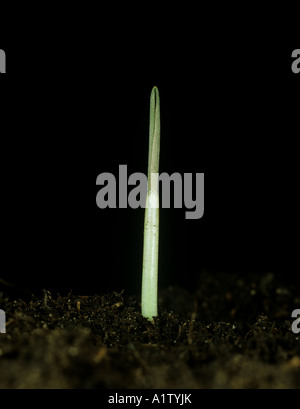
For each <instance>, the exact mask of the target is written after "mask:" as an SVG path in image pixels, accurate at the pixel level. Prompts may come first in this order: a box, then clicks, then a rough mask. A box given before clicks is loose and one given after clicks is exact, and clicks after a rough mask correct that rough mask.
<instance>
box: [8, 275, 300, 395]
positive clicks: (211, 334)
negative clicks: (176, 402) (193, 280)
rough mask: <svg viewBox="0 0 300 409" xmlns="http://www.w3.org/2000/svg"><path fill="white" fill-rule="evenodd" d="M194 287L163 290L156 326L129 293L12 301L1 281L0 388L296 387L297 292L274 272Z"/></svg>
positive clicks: (205, 279) (299, 353) (299, 360)
mask: <svg viewBox="0 0 300 409" xmlns="http://www.w3.org/2000/svg"><path fill="white" fill-rule="evenodd" d="M199 282H200V283H201V284H200V285H199V287H198V288H197V289H195V291H194V292H193V293H189V292H187V291H186V290H184V289H182V288H175V287H173V288H169V289H166V290H163V291H161V292H160V294H159V316H158V317H157V318H156V319H155V320H154V323H151V322H149V321H147V320H146V319H145V318H143V317H142V315H141V313H140V309H141V308H140V304H139V302H138V300H137V299H136V298H135V297H131V296H130V297H129V296H127V295H126V291H123V292H121V293H117V292H113V293H108V294H103V295H95V296H85V295H75V294H69V295H68V296H67V297H63V296H60V295H59V294H54V293H50V292H49V291H44V293H43V294H41V295H40V296H30V298H28V297H27V296H24V297H23V299H21V298H17V299H14V291H13V289H9V288H8V286H6V285H5V283H4V282H2V283H1V282H0V308H1V309H3V310H5V312H6V321H7V326H6V334H0V388H299V387H300V334H295V333H293V332H292V330H291V324H292V322H293V320H294V319H293V318H291V313H292V311H293V310H294V309H297V308H300V294H299V289H297V288H296V287H293V286H288V285H286V284H282V283H281V282H279V281H278V280H277V278H276V277H275V276H274V275H273V274H271V273H270V274H264V275H252V276H247V277H245V278H241V277H238V276H235V275H229V274H213V275H212V274H208V273H203V274H202V275H201V278H200V280H199Z"/></svg>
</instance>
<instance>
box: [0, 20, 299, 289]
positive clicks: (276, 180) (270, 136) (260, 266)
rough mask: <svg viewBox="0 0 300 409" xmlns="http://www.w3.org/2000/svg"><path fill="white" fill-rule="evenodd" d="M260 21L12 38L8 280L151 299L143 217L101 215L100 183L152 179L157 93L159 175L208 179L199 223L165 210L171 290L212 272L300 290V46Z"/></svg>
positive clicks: (4, 82) (5, 198) (5, 93)
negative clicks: (299, 58) (104, 178)
mask: <svg viewBox="0 0 300 409" xmlns="http://www.w3.org/2000/svg"><path fill="white" fill-rule="evenodd" d="M103 18H104V17H103ZM41 23H42V22H41ZM256 23H257V22H256ZM256 23H255V24H254V23H253V21H252V22H250V23H249V22H248V24H245V25H244V21H243V20H241V21H240V22H239V23H238V24H236V25H233V26H231V25H229V24H224V26H218V29H216V27H215V26H213V25H207V26H205V27H204V26H203V28H201V27H202V25H201V24H200V23H199V25H197V26H196V27H194V26H193V28H192V29H190V28H184V27H183V26H181V25H180V24H179V25H178V24H174V25H173V26H172V28H171V27H170V28H168V29H165V31H164V33H163V34H160V35H157V33H156V34H155V32H156V30H155V24H154V23H153V24H152V25H150V26H147V25H146V29H147V28H148V29H149V32H150V36H149V37H150V38H147V39H146V38H144V37H142V36H141V35H140V30H139V29H135V30H132V29H130V27H127V29H126V30H125V29H124V30H123V29H122V30H121V29H119V30H117V31H115V29H116V27H118V25H117V24H116V23H115V22H114V25H112V26H110V29H109V30H107V29H106V30H99V32H97V29H96V28H95V27H94V29H95V32H94V31H93V30H92V32H91V33H89V32H88V33H86V32H84V33H83V34H84V35H86V36H87V37H88V40H84V39H83V38H84V37H83V34H80V35H76V36H75V38H74V36H73V35H72V33H71V32H70V30H66V31H65V32H64V33H63V34H62V35H61V36H59V35H56V36H54V35H53V30H52V31H50V32H47V33H46V32H45V31H42V34H41V35H37V33H38V30H32V31H30V30H27V31H25V32H24V36H21V35H19V36H17V37H13V36H11V35H10V34H11V33H10V32H9V31H8V32H6V37H5V36H4V35H3V34H2V37H1V40H2V41H3V43H1V42H0V48H2V49H4V50H5V51H6V54H7V74H6V75H5V76H4V75H2V76H1V78H0V87H1V103H2V106H1V111H2V112H1V126H2V131H1V144H2V147H1V157H2V160H1V175H2V189H3V195H2V205H3V211H2V218H3V229H2V236H3V243H4V244H3V266H5V267H4V268H3V269H2V272H1V277H3V278H4V279H6V280H7V281H9V282H12V283H14V284H16V285H17V286H19V287H21V288H27V289H29V290H30V291H40V290H41V289H43V288H46V289H50V290H55V291H56V290H57V291H60V292H61V293H67V292H68V291H69V290H70V289H72V290H73V291H74V292H77V293H103V292H107V291H111V290H116V291H119V290H122V289H125V290H126V292H127V293H130V294H136V295H139V292H140V283H141V269H142V239H143V217H144V211H143V210H142V209H138V210H132V209H129V208H128V209H106V210H100V209H99V208H97V206H96V208H95V207H94V210H92V206H95V204H94V205H92V203H93V201H92V199H93V195H92V176H93V177H97V176H98V175H99V174H100V173H102V172H110V173H113V174H114V175H116V177H117V176H118V170H119V165H121V164H127V166H128V173H129V174H131V173H134V172H143V173H146V171H147V159H148V127H149V100H150V92H151V89H152V87H153V86H154V85H156V86H157V87H158V88H159V91H160V98H161V124H162V133H161V162H160V171H161V172H167V173H169V174H172V173H173V172H179V173H181V174H183V173H185V172H192V173H197V172H199V173H200V172H204V173H205V215H204V217H203V218H201V219H199V220H186V219H185V209H162V210H161V213H160V218H161V219H160V224H161V227H160V267H159V269H160V272H159V274H160V276H159V277H160V278H159V285H160V287H161V288H164V287H167V286H169V285H181V286H183V287H184V288H187V289H193V288H194V287H195V286H196V285H197V283H198V277H199V273H200V272H201V271H203V270H207V271H210V272H211V274H214V273H215V272H216V271H225V272H228V274H231V273H233V272H237V273H239V274H241V275H244V274H249V273H253V272H255V273H262V274H263V273H264V272H273V273H276V274H277V275H278V276H280V278H281V279H283V280H285V281H287V282H299V273H298V247H299V246H298V231H299V216H298V209H299V199H298V156H299V155H298V151H297V139H298V138H297V136H298V133H299V91H298V89H299V80H300V74H299V75H298V76H297V75H296V74H293V73H292V71H291V64H292V58H291V53H292V51H293V50H294V49H295V48H299V44H298V43H296V38H295V37H294V36H293V35H292V34H291V33H290V32H289V31H287V30H286V29H285V30H283V29H281V28H280V27H278V25H276V24H275V25H274V27H272V26H271V25H269V24H267V23H266V22H264V23H263V24H261V25H259V26H258V25H257V24H256ZM41 26H42V24H41ZM5 41H6V42H5ZM98 190H99V187H97V186H96V190H95V194H97V191H98ZM94 203H95V202H94Z"/></svg>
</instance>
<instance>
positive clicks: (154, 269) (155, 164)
mask: <svg viewBox="0 0 300 409" xmlns="http://www.w3.org/2000/svg"><path fill="white" fill-rule="evenodd" d="M159 153H160V101H159V92H158V89H157V87H154V88H153V89H152V92H151V97H150V129H149V158H148V189H147V197H146V208H145V223H144V252H143V276H142V315H143V316H144V317H146V318H148V319H149V320H150V321H152V320H153V317H155V316H157V281H158V243H159V191H158V172H159Z"/></svg>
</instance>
